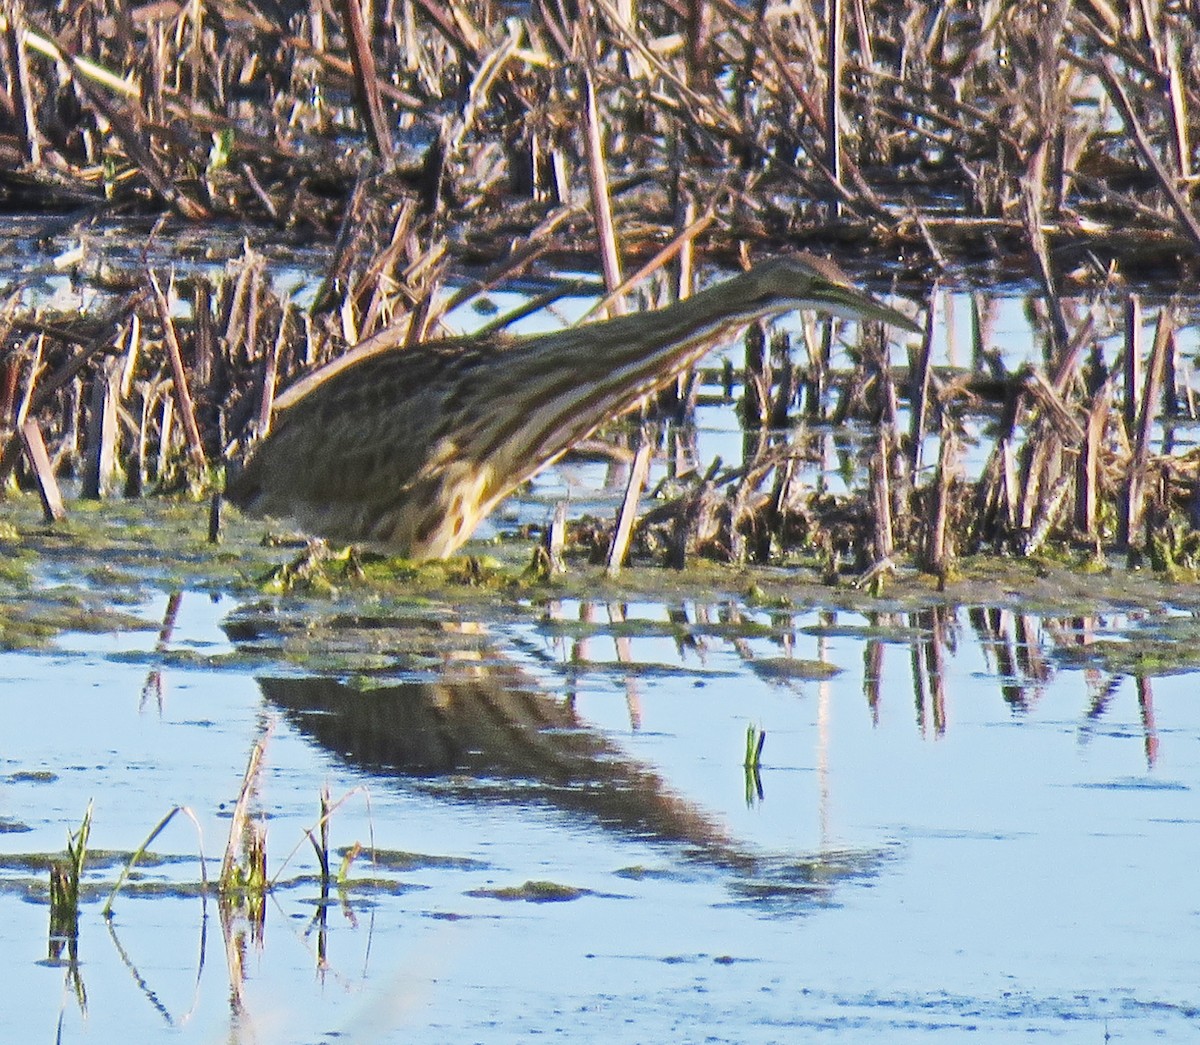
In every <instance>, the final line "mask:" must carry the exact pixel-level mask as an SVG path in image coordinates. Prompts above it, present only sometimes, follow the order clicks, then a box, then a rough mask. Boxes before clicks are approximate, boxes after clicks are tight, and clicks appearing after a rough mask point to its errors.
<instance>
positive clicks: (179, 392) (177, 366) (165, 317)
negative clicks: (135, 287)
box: [149, 272, 208, 475]
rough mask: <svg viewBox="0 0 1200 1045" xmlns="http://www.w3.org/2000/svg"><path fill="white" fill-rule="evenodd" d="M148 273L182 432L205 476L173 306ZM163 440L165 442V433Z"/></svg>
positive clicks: (206, 465) (202, 454) (153, 275)
mask: <svg viewBox="0 0 1200 1045" xmlns="http://www.w3.org/2000/svg"><path fill="white" fill-rule="evenodd" d="M149 275H150V285H151V287H152V288H153V290H154V300H155V302H156V303H157V305H158V317H159V320H160V321H161V322H162V328H163V340H164V341H166V343H167V354H168V355H169V356H170V357H171V376H172V378H173V381H172V385H173V388H174V392H175V404H176V406H177V407H178V408H179V415H180V417H182V418H183V431H184V435H185V436H186V437H187V444H188V454H189V455H190V456H191V459H192V465H193V467H195V468H196V470H197V471H198V472H199V473H200V474H201V475H203V474H204V472H205V470H206V469H207V468H208V461H207V460H206V459H205V457H204V444H203V443H202V442H201V441H200V429H199V427H198V426H197V424H196V407H195V405H194V404H193V403H192V394H191V392H189V391H188V384H187V371H186V370H185V369H184V366H183V352H182V350H181V349H180V347H179V338H178V337H177V336H176V334H175V324H174V322H172V320H171V306H170V305H169V304H168V303H167V296H166V295H165V294H164V293H163V292H162V287H160V286H159V284H158V277H157V276H155V274H154V273H153V272H151V273H150V274H149ZM163 427H164V428H165V427H166V426H165V425H164V426H163ZM163 441H164V442H165V441H166V433H165V432H164V433H163Z"/></svg>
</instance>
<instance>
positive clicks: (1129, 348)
mask: <svg viewBox="0 0 1200 1045" xmlns="http://www.w3.org/2000/svg"><path fill="white" fill-rule="evenodd" d="M1124 372H1125V401H1124V403H1123V404H1122V416H1123V417H1124V418H1125V431H1126V432H1127V433H1129V435H1131V436H1132V435H1133V429H1134V426H1135V425H1136V424H1137V407H1138V396H1139V394H1140V393H1141V390H1142V303H1141V301H1140V300H1139V298H1138V296H1137V295H1136V294H1130V295H1129V300H1128V301H1127V302H1125V364H1124Z"/></svg>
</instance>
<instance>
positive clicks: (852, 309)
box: [796, 283, 922, 334]
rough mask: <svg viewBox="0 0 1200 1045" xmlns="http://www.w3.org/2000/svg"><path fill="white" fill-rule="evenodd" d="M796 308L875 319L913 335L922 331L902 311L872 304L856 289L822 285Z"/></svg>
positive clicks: (871, 299) (871, 300)
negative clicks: (809, 308)
mask: <svg viewBox="0 0 1200 1045" xmlns="http://www.w3.org/2000/svg"><path fill="white" fill-rule="evenodd" d="M796 307H797V308H805V307H811V308H814V309H817V310H819V311H821V312H828V313H829V314H830V315H833V316H838V317H840V318H841V319H857V320H877V321H879V322H882V323H887V324H888V325H889V326H893V327H899V328H900V329H901V330H907V331H909V332H910V333H913V334H920V333H921V332H922V331H921V328H920V327H919V326H918V325H917V324H916V323H914V322H913V321H912V320H911V319H909V318H908V316H906V315H905V314H904V313H903V312H898V311H897V310H896V309H894V308H891V307H890V306H888V305H885V304H883V303H882V302H880V301H876V300H875V299H874V298H873V297H871V295H869V294H865V293H863V291H861V290H858V289H857V288H856V287H849V286H842V285H840V284H836V283H831V284H826V285H825V286H823V287H821V288H820V289H819V291H818V292H817V293H815V294H813V295H812V296H806V297H805V298H804V300H803V301H802V302H799V303H798V304H797V306H796Z"/></svg>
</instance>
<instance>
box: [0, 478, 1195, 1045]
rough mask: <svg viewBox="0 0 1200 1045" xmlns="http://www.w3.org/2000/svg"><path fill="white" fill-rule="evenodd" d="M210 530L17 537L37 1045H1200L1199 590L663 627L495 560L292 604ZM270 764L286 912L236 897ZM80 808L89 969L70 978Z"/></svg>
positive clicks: (11, 1014)
mask: <svg viewBox="0 0 1200 1045" xmlns="http://www.w3.org/2000/svg"><path fill="white" fill-rule="evenodd" d="M206 515H207V512H206V508H205V506H203V505H197V504H192V503H187V502H183V503H168V502H165V501H161V500H159V501H152V502H148V503H146V502H138V503H134V504H125V505H122V506H113V505H109V506H106V507H105V508H104V510H92V511H88V510H86V509H82V510H79V511H73V512H72V516H71V520H70V522H69V523H68V524H66V525H60V526H59V527H57V528H54V529H47V528H46V527H44V525H43V524H41V522H40V521H39V514H38V510H37V506H36V505H35V504H33V503H31V502H30V501H29V500H27V499H17V500H16V501H14V502H10V503H9V504H8V505H6V506H5V508H4V515H3V520H2V523H3V534H2V540H3V543H4V551H5V561H6V563H7V564H8V565H7V567H6V569H5V572H4V575H3V577H2V578H0V585H3V591H4V595H5V606H6V620H5V630H4V639H5V645H6V647H7V651H6V652H4V653H3V654H0V665H2V670H0V676H2V682H0V730H2V735H3V736H4V737H5V741H6V743H5V748H4V752H3V756H2V761H0V827H2V828H3V831H2V833H0V853H2V854H3V855H2V857H0V926H2V927H3V928H0V940H2V942H3V946H2V953H3V955H4V958H3V969H4V981H5V984H6V989H5V991H4V993H3V995H2V996H0V1027H3V1028H4V1032H5V1035H6V1036H7V1037H11V1038H13V1039H14V1040H18V1039H19V1040H39V1039H41V1038H55V1039H56V1040H61V1041H65V1042H70V1041H82V1040H90V1041H128V1040H142V1041H156V1040H164V1041H165V1040H188V1041H212V1040H215V1039H218V1038H221V1039H224V1040H229V1041H239V1042H252V1041H253V1042H325V1041H336V1040H343V1041H345V1040H350V1041H356V1042H359V1041H379V1042H400V1041H409V1040H413V1039H419V1040H424V1041H445V1042H457V1041H487V1042H505V1041H514V1042H515V1041H526V1040H529V1038H531V1037H533V1036H541V1035H554V1036H556V1037H558V1038H559V1039H561V1040H568V1041H590V1040H597V1039H598V1038H600V1037H603V1038H604V1040H608V1041H627V1042H641V1041H647V1040H676V1041H700V1040H704V1041H728V1042H787V1041H795V1040H797V1039H798V1038H803V1039H804V1040H846V1039H848V1038H857V1037H858V1036H864V1035H865V1036H868V1037H871V1038H873V1039H880V1040H883V1039H886V1040H888V1041H897V1042H924V1041H929V1040H944V1039H945V1038H946V1036H947V1032H949V1034H950V1035H951V1036H953V1037H955V1038H958V1037H960V1036H963V1035H964V1034H966V1033H967V1032H974V1033H973V1034H972V1036H978V1037H980V1038H981V1040H982V1039H986V1040H988V1041H996V1040H1000V1041H1004V1040H1010V1039H1011V1040H1021V1041H1028V1040H1031V1039H1032V1040H1043V1039H1044V1040H1053V1041H1068V1042H1096V1041H1102V1040H1106V1039H1111V1040H1117V1041H1144V1040H1149V1039H1151V1038H1160V1039H1165V1040H1186V1039H1187V1038H1188V1037H1191V1036H1195V1035H1196V1033H1197V1032H1198V1030H1200V1013H1198V1012H1197V1008H1196V1005H1195V993H1194V992H1195V983H1196V981H1197V974H1198V973H1200V968H1198V967H1197V966H1198V964H1200V963H1198V961H1197V957H1196V952H1195V949H1194V947H1193V946H1192V945H1191V942H1192V940H1193V939H1194V932H1195V930H1196V928H1197V926H1196V919H1197V913H1196V905H1195V896H1194V889H1193V885H1194V869H1195V866H1196V860H1197V856H1198V855H1200V843H1198V841H1197V839H1198V838H1200V832H1198V826H1200V825H1198V823H1197V816H1196V812H1195V789H1196V780H1197V779H1198V771H1200V743H1198V741H1200V705H1198V704H1197V701H1196V699H1195V693H1196V691H1197V678H1198V675H1200V672H1198V670H1197V667H1196V665H1195V661H1194V656H1195V654H1194V650H1195V648H1196V631H1197V628H1200V624H1198V623H1197V616H1196V609H1197V602H1198V601H1200V600H1197V599H1196V598H1195V597H1194V596H1193V595H1189V590H1188V589H1185V588H1182V587H1180V586H1170V585H1166V584H1163V583H1162V582H1161V581H1159V580H1157V579H1156V578H1155V577H1154V576H1152V575H1141V574H1137V575H1134V574H1127V575H1121V574H1120V573H1117V574H1113V575H1110V576H1108V577H1104V576H1100V575H1096V576H1092V577H1090V578H1088V577H1084V576H1082V575H1080V574H1078V573H1077V572H1069V571H1064V570H1060V569H1059V568H1056V567H1054V566H1052V565H1046V564H1043V565H1042V566H1041V567H1040V568H1039V570H1034V569H1027V568H1026V567H1025V566H1017V567H1014V568H1013V570H1011V571H1008V572H1005V573H1000V572H992V573H990V574H989V575H988V576H986V577H985V576H982V575H981V576H979V577H973V578H971V579H970V580H964V581H961V582H958V583H960V584H962V585H963V587H961V588H959V589H957V590H956V591H951V592H950V593H949V594H946V593H942V594H939V593H938V592H936V591H934V590H933V589H932V587H931V586H930V585H929V584H928V583H926V582H922V581H920V580H919V579H914V578H908V577H900V578H898V579H897V580H896V581H895V582H894V583H893V585H892V587H891V588H890V589H888V591H886V592H885V593H884V594H883V595H882V596H879V597H870V596H867V595H865V594H863V593H855V592H852V591H850V590H848V589H831V588H828V587H824V586H822V585H821V584H820V583H817V582H814V583H811V584H808V583H805V582H804V581H803V578H790V579H788V580H787V582H786V584H784V583H780V582H779V577H778V576H774V577H773V576H772V575H770V574H767V573H766V572H763V571H760V572H758V573H755V574H750V573H734V572H731V571H723V572H722V573H721V574H720V575H717V574H712V573H710V574H707V575H698V574H697V575H693V574H685V575H684V576H683V577H682V578H680V579H679V582H678V583H679V584H680V585H681V587H679V588H678V589H676V590H673V591H668V590H666V589H665V586H664V584H663V581H664V578H665V575H664V573H663V571H661V570H653V571H634V572H633V573H632V574H630V575H629V576H628V577H626V578H624V579H623V580H622V581H621V582H620V586H618V585H617V583H616V582H611V581H609V582H605V581H602V580H600V579H598V578H597V577H596V576H595V575H594V574H593V573H591V572H589V571H588V570H584V569H580V570H577V571H575V572H573V573H572V574H571V575H570V576H569V577H568V578H567V579H564V580H555V581H553V582H547V581H545V580H541V579H538V578H536V577H531V576H528V575H524V574H523V564H524V560H525V554H526V551H527V545H525V544H522V545H521V553H520V555H516V554H514V555H513V556H511V557H509V556H507V555H506V545H504V544H501V545H498V546H494V547H493V548H492V551H493V552H494V553H495V554H496V556H497V558H498V559H499V562H497V563H496V564H494V565H491V566H488V565H482V566H478V567H477V568H476V569H475V570H474V571H470V570H465V569H462V570H460V571H458V572H456V569H455V567H454V566H453V565H452V566H451V567H449V568H447V569H445V570H443V572H442V573H441V574H440V576H434V575H432V574H424V575H421V576H419V577H415V578H414V576H413V575H412V574H410V573H406V572H405V571H404V570H398V569H396V568H395V567H390V568H389V571H388V574H387V575H386V576H385V574H384V573H383V571H382V566H381V564H378V563H373V562H370V561H368V562H367V563H365V564H364V565H363V569H364V570H365V571H366V574H367V576H366V577H365V578H364V577H361V576H358V575H357V574H356V573H355V572H353V571H347V572H343V573H342V574H341V575H340V576H339V577H338V578H337V579H338V584H337V585H336V588H337V590H336V591H329V590H325V591H324V592H323V594H321V595H319V596H317V595H313V594H303V593H301V592H299V591H293V592H292V593H290V594H286V595H270V594H266V593H265V592H264V590H263V586H264V583H269V579H270V577H271V576H272V574H271V568H272V566H273V565H275V564H277V563H278V562H279V561H280V560H281V559H283V558H286V557H288V556H289V555H290V554H292V553H290V552H288V551H285V550H283V549H280V548H269V547H262V546H261V544H260V542H259V538H260V537H261V530H260V529H257V528H250V527H244V526H243V524H241V523H240V522H238V521H237V520H236V519H231V520H229V527H228V530H227V539H226V542H225V543H224V544H223V545H221V546H219V547H212V546H209V545H207V543H206V541H205V539H204V538H205V533H206V528H207V523H206ZM509 558H511V559H512V561H514V562H517V563H518V565H517V566H515V567H512V568H510V567H507V566H505V565H504V562H505V561H506V560H507V559H509ZM967 565H968V566H969V565H970V564H967ZM372 571H374V574H373V575H372ZM1039 573H1040V574H1041V576H1039ZM264 578H267V581H264ZM953 583H954V582H952V585H953ZM685 584H686V586H687V587H686V589H685V588H684V587H683V586H682V585H685ZM972 592H973V593H974V596H975V597H974V599H973V600H972V599H970V597H969V596H970V594H971V593H972ZM964 596H966V597H967V601H965V602H959V601H955V600H956V599H959V598H962V597H964ZM1189 598H1190V603H1189V602H1188V601H1185V600H1187V599H1189ZM748 729H750V730H751V736H757V735H761V733H765V734H766V740H765V743H764V745H763V748H762V752H761V757H760V759H759V761H758V764H757V766H747V765H745V764H744V763H746V762H747V761H748V759H747V731H748ZM255 750H258V751H260V752H261V767H260V768H259V770H258V772H257V774H256V776H255V777H254V780H253V783H252V786H251V788H250V792H249V795H248V798H247V802H248V805H249V813H250V815H249V818H248V826H247V828H246V830H248V831H249V832H250V834H252V835H255V836H257V837H258V838H259V839H260V840H263V839H265V842H264V843H263V845H264V847H265V866H266V875H267V884H266V886H265V887H264V888H262V889H261V890H259V891H257V892H256V891H255V890H254V889H251V888H246V887H244V886H243V887H239V888H231V889H222V888H221V887H220V886H218V884H217V871H218V865H219V864H220V862H221V853H222V850H223V849H224V846H225V839H226V837H227V836H228V834H229V832H230V823H231V820H232V819H233V818H234V817H235V816H236V815H237V814H236V810H235V806H236V805H237V804H238V803H237V799H238V793H239V789H240V788H241V786H242V777H243V773H244V771H245V767H246V762H247V760H248V758H249V757H250V755H251V752H252V751H255ZM323 791H327V794H328V797H327V798H326V799H325V800H324V804H322V793H323ZM89 802H90V803H92V806H91V827H90V835H89V838H88V844H87V850H88V855H87V859H86V862H85V865H84V871H83V874H82V878H81V882H80V887H79V910H78V921H77V934H76V935H74V936H71V935H69V934H66V933H64V932H63V931H62V930H61V927H60V928H59V929H58V931H57V932H56V933H55V934H53V935H50V934H48V928H49V926H50V924H51V908H50V906H49V900H48V894H49V882H50V872H49V865H50V863H51V862H52V861H53V862H57V863H60V864H61V863H62V862H63V861H64V854H63V846H64V842H65V840H66V838H67V836H68V833H72V834H75V835H76V840H77V841H78V831H79V828H80V824H81V822H82V820H83V817H84V814H85V812H86V811H87V810H88V806H89ZM176 806H186V807H187V810H188V813H187V814H179V815H177V816H176V817H174V818H173V819H172V820H171V821H170V822H169V823H168V824H167V826H166V828H165V829H164V830H163V831H162V833H160V834H159V835H158V836H157V837H156V838H155V839H154V840H153V842H152V844H151V845H150V846H149V849H148V851H146V852H143V853H141V854H140V855H139V858H138V861H137V863H136V866H135V867H134V869H133V871H132V872H131V873H130V874H129V875H128V877H127V878H126V879H125V881H124V882H123V883H122V884H121V887H120V890H119V891H118V892H117V893H116V896H115V898H113V899H112V901H111V902H112V916H111V918H108V919H106V918H105V917H104V915H103V908H104V904H105V902H106V900H108V899H109V898H110V897H111V894H112V892H113V888H114V886H115V885H116V884H117V881H118V878H119V877H120V876H121V873H122V868H123V867H125V866H126V865H127V863H128V862H129V859H130V856H131V854H132V853H133V852H134V851H135V850H138V849H139V847H140V846H141V845H142V843H143V841H144V840H145V839H146V837H147V836H148V835H149V834H150V832H151V831H152V829H153V828H154V827H155V825H156V824H158V823H159V821H160V820H161V819H162V818H163V817H164V816H165V815H166V814H167V813H169V812H170V811H171V810H172V809H173V808H174V807H176ZM322 809H324V810H325V811H326V815H325V816H324V817H323V816H322ZM188 814H190V815H191V816H192V817H194V822H193V821H192V820H190V819H188ZM318 853H324V854H327V855H325V856H324V857H323V858H324V859H326V860H328V862H329V863H330V865H331V867H330V872H329V875H328V877H324V876H323V874H322V867H321V859H320V858H318V855H317V854H318ZM201 854H203V861H204V866H205V868H206V872H207V873H205V871H202V867H201V863H202V856H201ZM238 859H239V860H240V856H239V857H238ZM339 868H340V870H339ZM206 883H207V884H206Z"/></svg>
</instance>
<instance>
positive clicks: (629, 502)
mask: <svg viewBox="0 0 1200 1045" xmlns="http://www.w3.org/2000/svg"><path fill="white" fill-rule="evenodd" d="M652 450H653V445H652V444H651V442H650V439H649V438H648V437H647V436H646V435H645V434H644V433H643V435H642V438H641V441H640V442H639V443H638V448H637V453H636V454H634V457H633V464H632V465H631V466H630V469H629V482H628V483H627V484H626V486H625V497H624V498H623V499H622V501H621V510H620V512H619V513H618V515H617V526H616V529H615V530H614V532H613V539H612V544H611V545H610V546H609V550H608V564H607V566H606V567H605V573H606V574H607V575H608V576H609V577H616V576H617V575H618V574H619V573H620V572H621V566H622V564H623V563H624V562H625V559H626V557H627V556H628V555H629V541H630V538H632V536H633V524H634V522H635V521H636V520H637V507H638V501H639V499H640V498H641V496H642V490H644V489H645V487H646V476H647V474H648V473H649V470H650V453H651V451H652Z"/></svg>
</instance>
